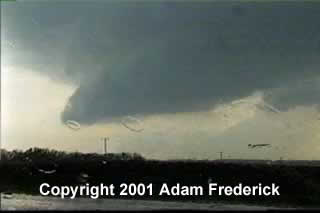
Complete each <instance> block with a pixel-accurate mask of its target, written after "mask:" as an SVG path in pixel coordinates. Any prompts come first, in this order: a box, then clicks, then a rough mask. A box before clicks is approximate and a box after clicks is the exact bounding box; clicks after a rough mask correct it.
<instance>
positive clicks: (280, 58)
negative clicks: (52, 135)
mask: <svg viewBox="0 0 320 213" xmlns="http://www.w3.org/2000/svg"><path fill="white" fill-rule="evenodd" d="M19 7H20V8H19ZM9 10H10V11H11V13H10V14H11V15H8V16H10V17H8V18H7V20H8V27H9V28H10V26H11V27H12V28H11V29H8V32H7V34H6V36H7V37H9V36H10V37H12V38H15V39H16V40H17V43H18V45H17V46H18V47H17V49H18V50H17V51H16V53H15V54H14V55H12V56H10V57H11V58H7V60H6V61H7V63H16V64H17V63H18V64H22V65H24V66H26V65H30V66H31V67H33V68H34V70H35V71H37V70H39V71H41V72H45V73H46V74H48V75H50V76H55V78H60V79H63V80H66V79H67V80H70V81H78V82H79V83H80V86H79V88H78V89H77V90H76V91H75V93H74V94H73V95H72V97H71V98H70V102H71V104H72V107H71V108H66V110H65V111H64V112H63V113H62V119H63V120H68V119H73V120H77V121H79V122H81V123H85V124H92V123H95V122H99V121H107V120H108V119H109V120H112V119H113V118H119V117H121V116H125V115H134V114H140V115H150V114H156V113H175V112H182V111H184V112H185V111H200V110H206V109H208V108H211V107H212V106H213V105H214V104H215V103H216V102H217V100H220V99H222V100H223V101H230V100H232V99H235V98H240V97H244V96H247V95H250V94H252V93H253V92H254V91H256V90H264V89H270V88H273V87H279V86H283V85H286V84H288V85H290V83H291V82H293V81H297V79H298V80H300V79H303V78H310V77H311V78H312V77H316V76H319V63H320V62H319V61H320V60H319V59H320V56H319V54H320V45H319V44H320V40H319V38H320V24H319V21H318V20H320V4H317V3H293V2H291V3H264V4H262V3H241V4H240V3H217V2H215V3H204V2H202V3H186V2H184V3H167V2H162V3H161V2H157V3H155V2H153V3H142V2H139V3H91V4H83V3H79V4H68V5H65V4H62V3H59V4H58V3H56V4H42V5H41V4H34V5H26V4H23V5H22V4H21V5H20V6H15V8H10V9H9ZM9 10H8V11H9ZM8 14H9V12H8ZM12 14H13V15H12ZM27 17H28V18H27ZM31 18H35V19H36V20H37V22H38V24H30V23H29V22H28V21H29V19H31ZM10 21H11V22H12V23H11V24H10ZM35 65H39V66H38V67H37V66H35ZM311 65H312V66H311ZM273 100H276V99H273ZM301 100H302V102H303V98H302V99H301ZM301 100H299V101H298V102H295V101H292V103H290V105H295V104H300V102H301ZM275 102H276V101H275Z"/></svg>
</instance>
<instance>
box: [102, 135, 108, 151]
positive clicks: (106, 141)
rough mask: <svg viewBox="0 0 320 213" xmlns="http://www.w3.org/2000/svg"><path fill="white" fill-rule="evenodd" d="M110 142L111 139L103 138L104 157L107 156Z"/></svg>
mask: <svg viewBox="0 0 320 213" xmlns="http://www.w3.org/2000/svg"><path fill="white" fill-rule="evenodd" d="M108 140H109V138H106V137H105V138H103V142H104V155H107V145H108Z"/></svg>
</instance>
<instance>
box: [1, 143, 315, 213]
mask: <svg viewBox="0 0 320 213" xmlns="http://www.w3.org/2000/svg"><path fill="white" fill-rule="evenodd" d="M0 171H1V175H0V190H1V191H9V192H17V193H30V194H39V186H40V185H41V184H42V183H49V184H50V185H52V186H53V185H56V186H66V185H67V186H75V185H81V184H84V183H89V184H90V185H99V184H100V183H104V184H106V185H109V184H114V185H115V186H116V195H118V194H119V190H117V189H119V187H118V186H119V185H120V184H121V183H127V184H129V183H144V184H149V183H153V186H154V187H153V188H154V189H153V190H154V192H155V193H154V195H153V196H133V197H125V199H131V198H132V199H162V200H167V199H168V200H188V201H190V200H192V201H205V202H208V201H211V200H212V201H226V202H231V203H255V204H257V203H258V204H264V205H268V204H270V205H285V206H304V207H309V206H310V207H314V206H316V207H319V205H320V196H319V195H320V167H319V166H315V165H312V166H311V165H310V166H309V165H307V164H303V165H290V164H284V163H282V161H281V162H280V161H279V162H277V163H272V164H270V162H269V161H266V162H265V161H256V162H255V161H248V162H246V161H242V162H241V163H237V162H236V161H223V160H213V161H209V160H200V161H199V160H167V161H160V160H147V159H145V158H143V157H142V156H141V155H139V154H137V153H133V154H132V153H117V154H116V153H109V154H108V155H103V154H96V153H80V152H72V153H67V152H62V151H56V150H49V149H40V148H31V149H28V150H26V151H17V150H14V151H6V150H1V163H0ZM209 179H211V180H212V182H216V183H218V184H219V185H225V186H228V185H230V186H235V185H238V184H239V183H242V184H243V185H249V186H253V185H258V184H259V183H262V184H263V185H270V184H271V183H275V184H277V185H279V186H280V194H281V195H280V196H278V197H268V196H217V195H216V196H209V195H208V192H207V189H208V180H209ZM163 183H167V184H168V185H169V186H173V185H176V184H177V183H180V184H181V185H186V186H191V185H192V186H203V188H204V190H205V192H204V195H203V196H185V197H183V196H175V197H172V196H158V195H157V192H159V191H160V187H161V185H162V184H163ZM121 198H122V199H123V198H124V197H121Z"/></svg>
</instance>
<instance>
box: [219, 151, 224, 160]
mask: <svg viewBox="0 0 320 213" xmlns="http://www.w3.org/2000/svg"><path fill="white" fill-rule="evenodd" d="M219 153H220V160H222V153H223V152H219Z"/></svg>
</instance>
